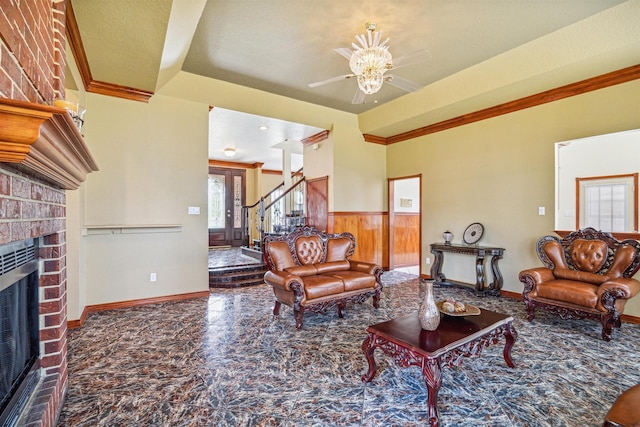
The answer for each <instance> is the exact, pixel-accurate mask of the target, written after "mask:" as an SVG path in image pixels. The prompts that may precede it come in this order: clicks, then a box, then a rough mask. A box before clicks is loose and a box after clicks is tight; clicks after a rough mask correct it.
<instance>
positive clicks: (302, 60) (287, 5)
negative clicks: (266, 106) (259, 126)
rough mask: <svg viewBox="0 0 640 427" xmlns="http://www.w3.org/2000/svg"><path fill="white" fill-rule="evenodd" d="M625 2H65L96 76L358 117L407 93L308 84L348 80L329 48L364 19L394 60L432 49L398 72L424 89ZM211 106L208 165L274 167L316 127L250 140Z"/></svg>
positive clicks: (238, 122) (247, 126) (249, 130)
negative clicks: (196, 78) (176, 79)
mask: <svg viewBox="0 0 640 427" xmlns="http://www.w3.org/2000/svg"><path fill="white" fill-rule="evenodd" d="M623 2H624V0H447V1H443V0H397V1H380V0H314V1H305V0H260V1H257V0H173V1H172V0H135V1H132V0H72V5H73V9H74V12H75V15H76V19H77V23H78V27H79V30H80V34H81V37H82V41H83V45H84V48H85V52H86V55H87V59H88V63H89V66H90V69H91V74H92V77H93V79H94V80H97V81H102V82H108V83H113V84H117V85H120V86H125V87H133V88H137V89H143V90H147V91H151V92H155V91H156V90H158V89H159V88H160V87H161V86H162V85H163V84H165V83H166V82H167V81H168V79H170V78H171V77H172V76H173V74H171V72H172V71H173V72H177V71H180V70H183V71H187V72H190V73H194V74H199V75H202V76H206V77H210V78H214V79H218V80H223V81H227V82H231V83H235V84H240V85H244V86H248V87H252V88H255V89H259V90H263V91H266V92H270V93H274V94H278V95H283V96H286V97H290V98H294V99H299V100H303V101H307V102H312V103H315V104H319V105H324V106H328V107H331V108H335V109H339V110H344V111H348V112H352V113H361V112H364V111H367V110H369V109H371V108H373V107H375V106H377V105H381V104H384V103H387V102H389V101H391V100H393V99H396V98H398V97H401V96H403V95H405V94H406V92H404V91H402V90H400V89H397V88H394V87H391V86H388V85H384V87H383V88H382V90H380V92H378V93H377V94H374V95H370V96H367V97H366V98H365V103H364V104H358V105H353V104H351V100H352V98H353V95H354V93H355V89H356V84H357V83H356V81H355V80H354V79H349V80H342V81H338V82H335V83H332V84H328V85H324V86H320V87H317V88H309V87H308V84H309V83H312V82H316V81H320V80H324V79H328V78H331V77H334V76H339V75H344V74H346V73H349V72H350V70H349V67H348V62H347V60H346V59H345V58H344V57H342V56H340V55H339V54H337V53H336V52H335V51H334V50H333V49H335V48H338V47H350V45H351V43H352V42H354V40H355V39H354V36H355V35H356V34H362V33H364V32H365V30H364V24H365V23H366V22H367V21H375V22H376V23H377V24H378V30H379V31H382V32H383V33H384V36H385V37H389V38H390V42H389V46H390V48H389V51H390V52H391V54H392V55H393V56H394V57H396V58H397V57H401V56H405V55H409V54H411V53H413V52H415V51H418V50H426V51H428V54H429V56H428V58H427V59H426V60H425V61H423V62H420V63H417V64H413V65H408V66H406V67H403V68H400V69H398V70H397V71H395V70H394V74H396V75H398V76H399V77H403V78H406V79H409V80H412V81H414V82H416V83H419V84H420V85H429V84H431V83H434V82H436V81H438V80H440V79H443V78H445V77H447V76H449V75H451V74H454V73H457V72H459V71H462V70H464V69H466V68H468V67H471V66H473V65H476V64H478V63H481V62H483V61H486V60H488V59H490V58H492V57H495V56H496V55H499V54H501V53H503V52H505V51H508V50H510V49H513V48H516V47H518V46H520V45H522V44H524V43H527V42H530V41H532V40H534V39H536V38H539V37H542V36H544V35H546V34H549V33H551V32H554V31H557V30H558V29H560V28H562V27H565V26H567V25H570V24H573V23H575V22H578V21H580V20H583V19H585V18H588V17H589V16H591V15H594V14H596V13H599V12H601V11H603V10H605V9H608V8H611V7H613V6H615V5H617V4H619V3H623ZM176 67H177V68H176ZM72 83H73V82H70V84H72ZM214 107H215V105H214ZM217 110H218V109H217V108H214V109H213V112H212V114H211V138H212V139H211V144H212V146H211V148H210V150H209V151H210V156H211V158H213V159H220V160H225V159H226V158H225V157H224V154H222V149H223V148H224V147H225V146H226V145H234V146H235V147H236V149H237V157H235V158H234V161H247V162H253V161H261V162H264V163H265V166H264V167H265V168H267V169H281V166H277V165H276V163H277V161H278V160H277V157H280V155H279V154H277V153H278V152H277V150H275V149H273V148H270V147H272V146H273V145H274V144H276V143H278V142H281V141H284V140H291V141H295V140H299V139H300V138H303V137H306V136H309V133H311V132H312V131H314V129H306V128H303V129H301V128H300V126H299V125H296V124H288V125H286V124H285V123H283V122H281V121H280V122H275V123H271V124H270V125H269V126H270V128H272V129H274V131H273V132H262V133H258V134H256V131H255V123H256V122H257V121H259V119H257V118H256V117H251V116H247V115H235V114H233V113H232V112H229V111H226V112H225V111H222V110H221V109H220V110H219V111H217ZM265 120H266V119H265ZM275 129H277V131H276V130H275ZM405 130H410V129H405ZM262 150H267V151H262ZM274 153H275V154H274ZM258 158H259V160H254V159H258Z"/></svg>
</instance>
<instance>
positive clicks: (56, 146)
mask: <svg viewBox="0 0 640 427" xmlns="http://www.w3.org/2000/svg"><path fill="white" fill-rule="evenodd" d="M0 162H5V163H11V164H13V165H16V166H19V169H22V170H26V171H28V172H31V173H33V174H35V175H36V176H38V177H40V178H42V179H45V180H46V181H49V182H51V183H52V184H54V185H56V186H57V187H60V188H63V189H65V190H75V189H77V188H79V187H80V185H81V184H82V183H83V182H84V180H85V179H86V177H87V174H89V173H91V172H94V171H97V170H98V166H97V165H96V162H95V160H94V159H93V157H92V156H91V153H90V152H89V149H88V148H87V145H86V144H85V142H84V138H83V136H82V134H81V133H80V131H79V130H78V128H77V127H76V126H75V124H74V122H73V120H72V119H71V116H70V115H69V113H67V111H66V110H64V109H63V108H58V107H53V106H50V105H44V104H36V103H31V102H24V101H17V100H14V99H7V98H0Z"/></svg>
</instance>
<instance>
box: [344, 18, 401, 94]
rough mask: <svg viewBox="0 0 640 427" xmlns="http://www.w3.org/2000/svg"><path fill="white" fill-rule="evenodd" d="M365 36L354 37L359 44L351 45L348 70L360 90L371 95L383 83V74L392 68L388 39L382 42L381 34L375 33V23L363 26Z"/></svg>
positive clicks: (379, 32)
mask: <svg viewBox="0 0 640 427" xmlns="http://www.w3.org/2000/svg"><path fill="white" fill-rule="evenodd" d="M365 28H366V30H367V34H359V35H356V40H357V41H358V43H359V44H356V43H352V44H351V46H352V47H353V49H354V50H353V55H351V59H349V68H351V71H352V72H353V74H355V75H356V78H357V81H358V87H360V90H361V91H363V92H364V93H366V94H367V95H371V94H373V93H376V92H378V91H379V90H380V88H381V87H382V83H384V73H386V72H387V71H389V70H391V69H392V68H393V63H392V62H391V54H390V53H389V45H388V43H389V38H386V39H385V40H384V41H381V39H382V32H381V31H376V23H375V22H367V23H366V24H365Z"/></svg>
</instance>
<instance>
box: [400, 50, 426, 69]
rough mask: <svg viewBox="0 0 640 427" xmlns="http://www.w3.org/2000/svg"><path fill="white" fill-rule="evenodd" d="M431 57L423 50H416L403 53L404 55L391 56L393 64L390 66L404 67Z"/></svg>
mask: <svg viewBox="0 0 640 427" xmlns="http://www.w3.org/2000/svg"><path fill="white" fill-rule="evenodd" d="M429 58H431V54H430V53H429V52H428V51H426V50H424V49H421V50H417V51H415V52H413V53H410V54H409V55H404V56H399V57H397V58H393V60H392V64H393V68H391V69H392V70H395V69H396V68H400V67H406V66H407V65H411V64H416V63H418V62H422V61H426V60H427V59H429Z"/></svg>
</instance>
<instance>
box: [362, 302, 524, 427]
mask: <svg viewBox="0 0 640 427" xmlns="http://www.w3.org/2000/svg"><path fill="white" fill-rule="evenodd" d="M512 322H513V318H512V317H509V316H507V315H506V314H500V313H496V312H494V311H489V310H484V309H481V310H480V314H479V315H477V316H461V317H452V316H446V315H443V316H442V320H441V321H440V325H439V326H438V329H436V330H435V331H426V330H424V329H422V328H421V327H420V322H419V320H418V312H414V313H411V314H408V315H406V316H403V317H399V318H397V319H393V320H389V321H387V322H382V323H378V324H376V325H372V326H369V327H368V328H367V333H368V336H367V338H365V340H364V342H363V343H362V351H363V352H364V356H365V357H366V358H367V362H368V363H369V371H368V372H367V373H366V374H364V375H363V376H362V381H366V382H369V381H371V380H372V379H373V377H374V376H375V375H376V361H375V359H374V358H373V352H374V350H375V349H376V348H379V349H381V350H382V351H383V352H384V353H385V354H387V355H388V356H390V357H391V358H393V360H395V362H396V364H398V366H401V367H403V368H406V367H409V366H417V367H419V368H420V369H421V370H422V375H423V376H424V379H425V382H426V383H427V393H428V398H427V400H428V402H427V403H428V406H427V415H428V417H429V425H430V426H437V425H438V408H437V399H438V390H439V389H440V386H441V385H442V367H443V366H449V367H453V366H458V365H460V364H461V363H462V358H463V357H476V356H479V355H480V353H481V352H482V350H483V349H484V348H487V347H489V346H490V345H492V344H497V343H498V342H500V341H501V338H502V336H504V337H505V345H504V350H503V352H502V354H503V356H504V360H505V362H507V365H508V366H509V367H511V368H514V367H515V364H514V363H513V360H512V359H511V347H513V344H514V342H515V340H516V338H517V335H518V334H517V332H516V330H515V329H514V327H513V324H512Z"/></svg>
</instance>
